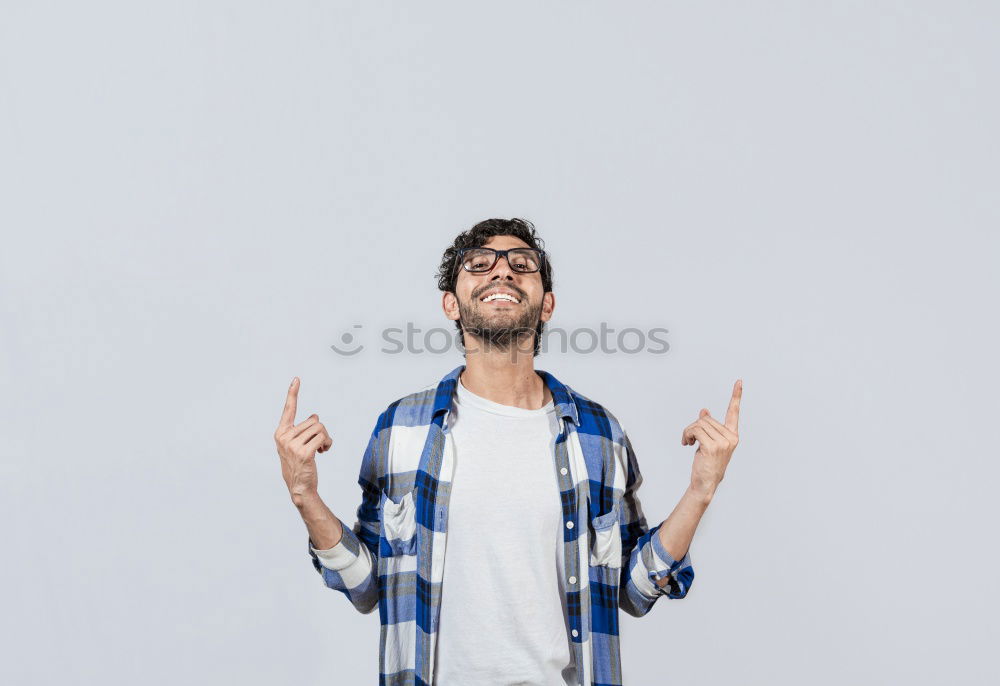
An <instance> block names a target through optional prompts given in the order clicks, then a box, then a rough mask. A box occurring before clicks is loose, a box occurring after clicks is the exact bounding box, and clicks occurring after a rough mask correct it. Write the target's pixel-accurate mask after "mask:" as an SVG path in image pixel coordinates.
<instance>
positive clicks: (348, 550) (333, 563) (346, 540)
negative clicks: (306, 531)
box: [309, 527, 362, 572]
mask: <svg viewBox="0 0 1000 686" xmlns="http://www.w3.org/2000/svg"><path fill="white" fill-rule="evenodd" d="M342 528H343V534H342V535H341V537H340V541H339V542H338V543H337V545H335V546H333V547H332V548H328V549H327V550H317V549H316V548H315V547H314V546H313V541H312V538H311V537H310V538H309V552H310V553H311V554H313V555H314V556H315V557H316V558H318V559H319V563H320V564H321V565H323V566H324V567H326V568H327V569H330V570H333V571H335V572H339V571H340V570H342V569H346V568H347V567H350V566H351V564H353V563H354V562H355V561H356V560H357V559H358V556H359V555H360V554H361V545H362V544H361V541H360V540H358V537H357V534H355V533H354V531H352V530H351V529H348V528H347V527H342Z"/></svg>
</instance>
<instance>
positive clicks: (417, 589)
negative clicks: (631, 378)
mask: <svg viewBox="0 0 1000 686" xmlns="http://www.w3.org/2000/svg"><path fill="white" fill-rule="evenodd" d="M464 368H465V367H464V365H463V366H459V367H456V368H455V369H454V370H452V371H451V372H450V373H449V374H448V375H447V376H445V377H444V378H443V379H441V381H440V382H439V383H437V384H433V385H430V386H428V387H426V388H424V389H422V390H420V391H417V392H415V393H411V394H410V395H407V396H405V397H403V398H400V399H399V400H396V401H395V402H393V403H391V404H390V405H389V406H388V408H386V410H385V411H384V412H382V414H381V415H380V416H379V418H378V421H377V422H376V424H375V428H374V430H373V431H372V434H371V438H370V439H369V442H368V447H367V449H366V450H365V454H364V457H363V459H362V463H361V472H360V475H359V477H358V484H359V485H360V486H361V491H362V501H361V505H360V506H359V507H358V509H357V522H356V523H355V525H354V528H353V530H352V529H348V528H347V527H346V526H345V527H343V536H342V537H341V540H340V541H339V542H338V543H337V545H336V546H334V547H333V548H331V549H330V550H328V551H318V552H319V555H317V551H316V549H315V548H314V546H313V542H312V539H309V555H310V558H311V560H312V563H313V566H314V567H315V569H316V571H317V572H319V573H320V574H321V575H322V579H323V582H324V584H325V585H326V586H327V587H329V588H332V589H335V590H338V591H340V592H342V593H343V594H344V595H345V596H346V597H347V599H348V600H349V601H350V602H351V604H352V605H353V606H354V607H355V608H356V609H357V610H358V611H359V612H362V613H366V614H367V613H370V612H371V611H372V610H373V609H374V608H375V606H376V605H377V606H378V609H379V619H380V621H381V637H380V643H379V684H380V686H432V684H433V683H434V659H435V656H436V652H435V649H436V639H437V627H438V618H439V610H440V601H441V580H442V578H443V571H444V551H445V542H446V538H447V535H448V498H449V495H450V493H451V480H452V475H453V474H454V467H455V452H454V443H453V440H452V437H451V435H450V433H449V430H450V424H449V419H450V417H451V412H450V410H451V403H452V396H453V394H454V392H455V386H456V384H457V383H458V377H459V375H460V374H461V372H462V370H463V369H464ZM538 374H539V375H540V376H541V377H542V378H543V380H544V381H545V383H546V385H547V386H548V388H549V390H550V391H551V392H552V397H553V400H554V404H555V409H556V412H557V413H558V416H559V420H560V426H561V431H560V433H559V435H558V436H557V437H556V439H555V441H554V444H553V460H554V466H555V470H556V474H557V478H558V483H559V497H560V500H561V503H562V513H563V522H564V528H563V554H564V558H563V559H564V560H565V570H566V578H567V588H566V606H567V608H568V610H569V612H568V615H569V626H568V627H567V631H568V632H569V635H568V636H567V639H568V640H569V642H570V646H571V648H572V651H573V656H574V659H575V662H576V668H577V674H578V677H579V684H580V686H620V685H621V683H622V676H621V656H620V652H619V644H618V609H619V608H621V609H623V610H625V611H626V612H627V613H629V614H630V615H633V616H635V617H641V616H643V615H645V614H646V613H647V612H649V611H650V609H651V608H652V607H653V604H654V603H655V602H656V601H657V600H658V599H659V598H660V596H664V595H665V596H667V597H668V598H683V597H684V596H685V595H687V592H688V589H689V588H690V587H691V583H692V581H693V580H694V569H693V568H692V566H691V560H690V557H689V555H688V554H687V553H686V554H685V555H684V557H683V558H682V559H681V560H675V559H674V558H672V557H671V556H670V554H669V553H668V552H667V551H666V549H665V548H664V547H663V545H662V544H661V543H660V539H659V536H658V535H657V532H658V529H659V525H657V526H655V527H653V528H651V529H650V528H647V523H646V518H645V516H644V515H643V512H642V506H641V505H640V503H639V498H638V496H637V493H636V491H637V490H638V488H639V485H640V484H641V483H642V475H641V474H640V472H639V463H638V462H637V460H636V456H635V452H634V451H633V450H632V444H631V443H630V441H629V439H628V436H627V435H626V433H625V430H624V429H623V428H622V426H621V424H619V422H618V421H617V420H616V419H615V417H614V416H613V415H612V414H611V413H610V412H609V411H608V410H606V409H605V408H604V407H602V406H601V405H599V404H598V403H596V402H594V401H592V400H590V399H588V398H586V397H584V396H582V395H580V394H579V393H577V392H576V391H574V390H572V389H571V388H569V387H568V386H565V385H563V384H562V383H560V382H559V381H558V380H557V379H556V378H555V377H554V376H553V375H552V374H549V373H548V372H545V371H541V370H538ZM507 488H516V483H510V484H498V488H497V497H500V498H502V497H503V493H504V491H505V490H506V489H507ZM553 495H554V494H553ZM510 563H511V564H516V563H517V561H516V560H511V561H510ZM665 576H666V577H669V580H668V583H667V585H666V586H665V587H663V588H661V587H659V586H658V585H657V584H656V583H655V581H656V580H658V579H660V578H662V577H665ZM444 686H453V685H451V684H446V685H444Z"/></svg>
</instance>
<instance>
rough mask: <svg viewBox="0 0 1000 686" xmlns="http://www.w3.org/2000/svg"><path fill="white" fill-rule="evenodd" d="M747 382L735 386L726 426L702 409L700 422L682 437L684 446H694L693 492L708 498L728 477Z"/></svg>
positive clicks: (693, 425) (738, 382)
mask: <svg viewBox="0 0 1000 686" xmlns="http://www.w3.org/2000/svg"><path fill="white" fill-rule="evenodd" d="M742 395H743V380H742V379H737V380H736V383H735V384H733V397H732V398H730V400H729V409H727V410H726V421H725V423H720V422H718V421H717V420H716V419H715V418H714V417H712V415H711V414H710V413H709V411H708V410H707V409H705V408H702V410H701V413H700V414H699V416H698V419H697V420H695V421H694V422H692V423H691V424H689V425H688V426H687V427H686V428H685V429H684V433H683V434H681V445H694V443H695V441H697V442H698V450H697V451H695V454H694V466H693V467H692V468H691V488H692V489H694V490H696V491H698V492H702V493H706V494H708V495H711V494H714V493H715V489H716V487H718V485H719V482H720V481H722V478H723V477H724V476H725V474H726V467H727V466H729V459H730V458H731V457H732V456H733V451H734V450H736V445H737V444H738V443H739V431H738V424H739V418H740V398H741V397H742Z"/></svg>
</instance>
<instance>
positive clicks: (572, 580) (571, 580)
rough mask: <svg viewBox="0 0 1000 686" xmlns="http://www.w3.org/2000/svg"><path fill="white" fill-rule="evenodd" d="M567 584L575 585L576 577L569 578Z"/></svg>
mask: <svg viewBox="0 0 1000 686" xmlns="http://www.w3.org/2000/svg"><path fill="white" fill-rule="evenodd" d="M569 582H570V583H571V584H575V583H576V577H575V576H571V577H570V578H569Z"/></svg>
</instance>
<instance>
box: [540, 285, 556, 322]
mask: <svg viewBox="0 0 1000 686" xmlns="http://www.w3.org/2000/svg"><path fill="white" fill-rule="evenodd" d="M555 309H556V294H555V293H553V292H552V291H547V292H546V293H545V295H543V296H542V314H541V315H540V317H539V318H540V319H541V320H542V321H543V322H547V321H549V320H550V319H552V312H553V310H555Z"/></svg>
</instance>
